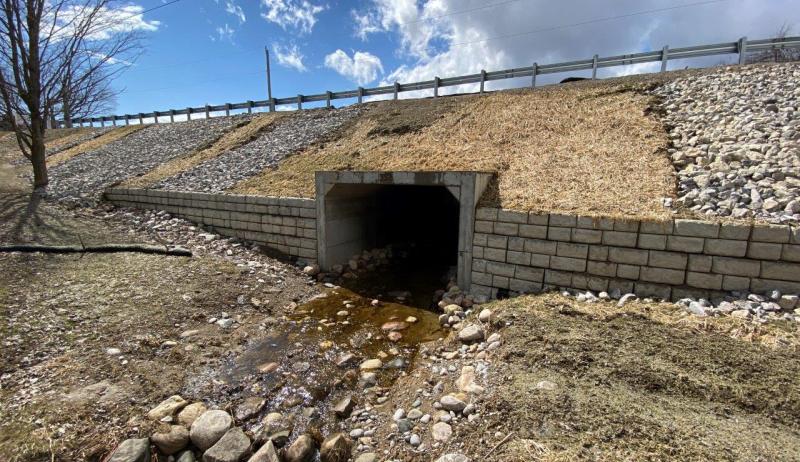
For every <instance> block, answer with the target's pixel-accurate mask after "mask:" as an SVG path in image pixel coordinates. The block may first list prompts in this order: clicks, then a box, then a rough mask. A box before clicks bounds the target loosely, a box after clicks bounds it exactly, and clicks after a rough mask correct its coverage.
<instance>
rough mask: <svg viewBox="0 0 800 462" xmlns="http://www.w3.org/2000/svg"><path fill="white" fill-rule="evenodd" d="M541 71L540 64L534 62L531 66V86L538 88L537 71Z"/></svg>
mask: <svg viewBox="0 0 800 462" xmlns="http://www.w3.org/2000/svg"><path fill="white" fill-rule="evenodd" d="M537 72H539V65H538V64H537V63H533V66H531V88H536V73H537Z"/></svg>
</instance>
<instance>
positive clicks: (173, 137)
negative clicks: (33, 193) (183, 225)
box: [48, 115, 248, 205]
mask: <svg viewBox="0 0 800 462" xmlns="http://www.w3.org/2000/svg"><path fill="white" fill-rule="evenodd" d="M241 117H248V116H246V115H242V116H234V117H219V118H213V119H201V120H195V121H191V122H181V123H174V124H159V125H151V126H149V127H147V128H145V129H143V130H140V131H138V132H136V133H133V134H131V135H129V136H126V137H124V138H122V139H120V140H117V141H114V142H111V143H109V144H107V145H105V146H103V147H102V148H100V149H97V150H95V151H91V152H87V153H85V154H82V155H80V156H77V157H75V158H73V159H71V160H69V161H67V162H64V163H63V164H59V165H57V166H55V167H53V168H52V169H51V171H50V186H49V187H48V194H50V195H51V196H52V197H54V198H56V199H58V200H66V201H70V202H77V203H78V204H83V205H86V204H92V203H95V202H96V201H97V200H98V199H99V198H100V196H101V194H102V192H103V190H104V189H105V188H106V187H108V186H109V185H111V184H113V183H116V182H119V181H121V180H124V179H127V178H130V177H133V176H136V175H141V174H143V173H145V172H147V171H148V170H150V169H152V168H153V167H155V166H157V165H159V164H161V163H163V162H165V161H167V160H170V159H173V158H176V157H178V156H181V155H184V154H187V153H189V152H191V151H193V150H195V149H198V148H200V147H202V146H204V145H207V144H209V143H211V142H213V141H214V140H216V139H217V138H218V137H219V136H221V135H222V134H223V133H224V132H225V131H226V130H228V129H229V128H231V127H233V126H234V125H236V124H237V123H238V122H239V121H240V120H241Z"/></svg>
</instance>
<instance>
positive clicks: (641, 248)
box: [471, 208, 800, 300]
mask: <svg viewBox="0 0 800 462" xmlns="http://www.w3.org/2000/svg"><path fill="white" fill-rule="evenodd" d="M473 244H474V245H473V262H472V274H471V276H472V277H471V279H472V287H471V290H472V292H473V293H478V294H484V295H486V296H489V297H495V296H497V294H498V291H508V292H510V293H511V294H512V295H513V294H514V293H522V292H526V293H527V292H536V291H539V290H542V289H548V288H554V287H571V288H575V289H590V290H595V291H603V290H605V291H611V290H613V289H615V288H616V289H619V290H620V291H622V293H627V292H634V293H637V294H638V295H640V296H654V297H658V298H664V299H672V300H677V299H680V298H683V297H705V298H708V297H713V296H716V295H722V293H723V292H731V291H742V292H754V293H764V292H766V291H768V290H772V289H778V290H780V291H781V292H783V293H784V294H797V293H800V228H792V227H789V226H783V225H753V226H751V225H747V224H719V223H712V222H705V221H697V220H681V219H676V220H671V221H667V222H646V221H642V222H639V221H630V220H612V219H604V218H588V217H579V216H571V215H560V214H549V215H548V214H539V213H525V212H514V211H508V210H499V209H494V208H479V209H478V210H477V212H476V221H475V234H474V236H473Z"/></svg>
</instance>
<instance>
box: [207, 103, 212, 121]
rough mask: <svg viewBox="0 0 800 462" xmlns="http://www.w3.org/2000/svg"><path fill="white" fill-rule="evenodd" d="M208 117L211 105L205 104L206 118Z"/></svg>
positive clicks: (209, 116)
mask: <svg viewBox="0 0 800 462" xmlns="http://www.w3.org/2000/svg"><path fill="white" fill-rule="evenodd" d="M210 118H211V106H209V105H208V104H206V119H210Z"/></svg>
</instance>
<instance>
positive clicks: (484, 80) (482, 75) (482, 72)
mask: <svg viewBox="0 0 800 462" xmlns="http://www.w3.org/2000/svg"><path fill="white" fill-rule="evenodd" d="M485 82H486V71H485V70H483V69H481V93H483V84H484V83H485Z"/></svg>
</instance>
